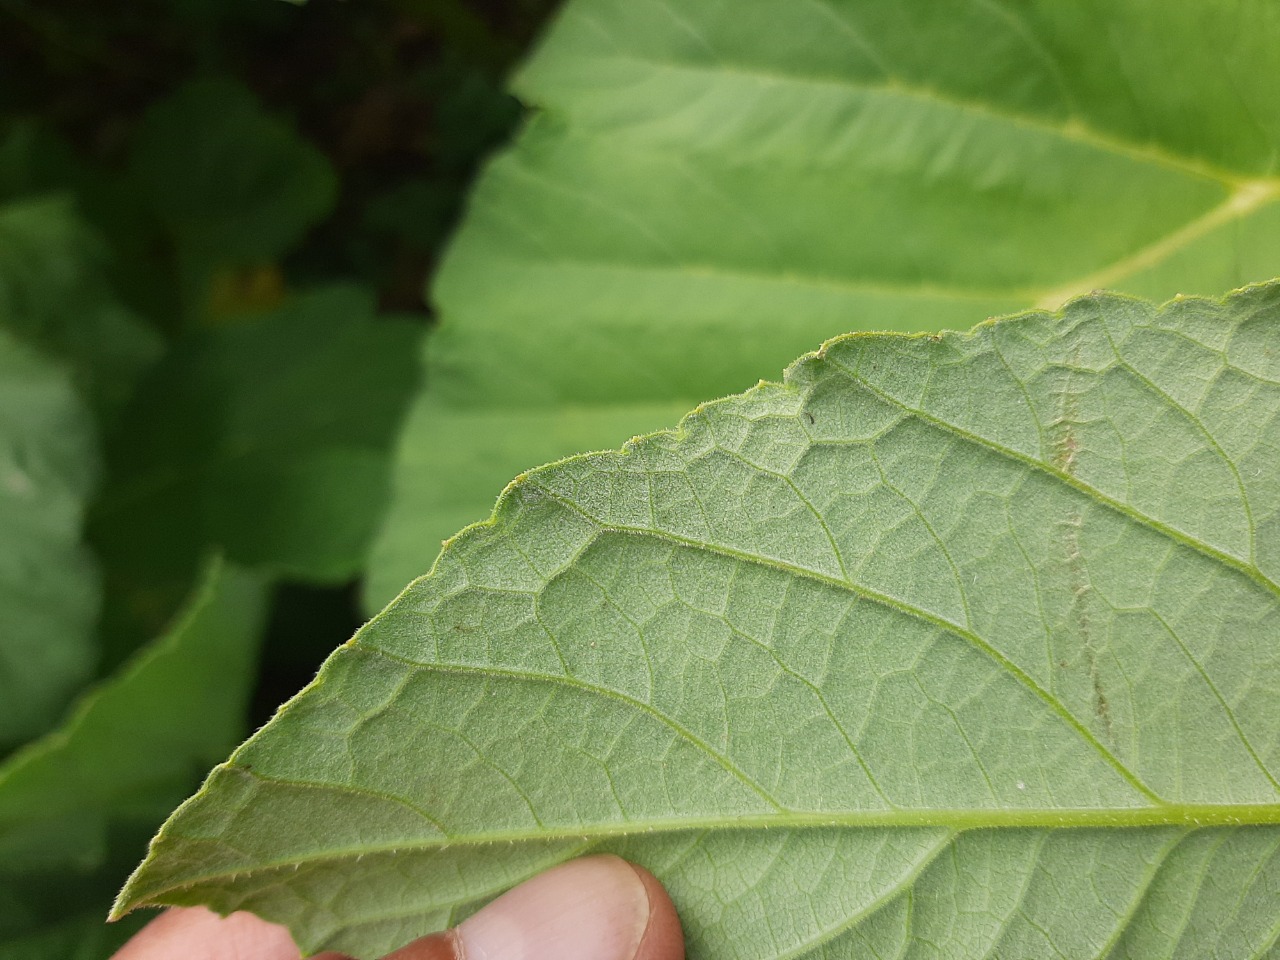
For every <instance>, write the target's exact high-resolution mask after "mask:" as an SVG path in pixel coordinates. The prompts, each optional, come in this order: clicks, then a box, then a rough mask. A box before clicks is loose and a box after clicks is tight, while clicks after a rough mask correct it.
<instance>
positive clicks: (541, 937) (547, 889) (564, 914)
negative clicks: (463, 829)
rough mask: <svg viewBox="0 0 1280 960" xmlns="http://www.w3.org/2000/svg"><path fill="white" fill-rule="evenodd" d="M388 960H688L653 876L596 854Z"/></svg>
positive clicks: (528, 884)
mask: <svg viewBox="0 0 1280 960" xmlns="http://www.w3.org/2000/svg"><path fill="white" fill-rule="evenodd" d="M385 960H684V937H683V934H682V932H681V929H680V919H679V917H678V916H677V915H676V909H675V907H674V906H673V905H672V903H671V898H670V897H668V896H667V893H666V891H665V890H664V889H663V888H662V885H661V884H660V883H658V881H657V879H655V878H654V876H653V874H651V873H649V871H647V870H645V869H644V868H643V867H637V866H635V865H633V864H630V863H628V862H627V861H625V860H623V859H621V858H620V857H614V856H593V857H583V858H581V859H579V860H571V861H569V862H568V863H564V864H561V865H560V866H558V867H553V868H552V869H551V870H548V871H546V872H545V873H541V874H539V875H538V876H536V877H534V878H533V879H531V880H527V881H525V882H524V883H522V884H521V885H520V886H518V887H516V888H515V889H513V890H510V891H509V892H507V893H505V894H503V895H502V896H500V897H498V899H496V900H494V901H493V902H492V903H490V904H489V905H488V906H486V907H484V908H483V909H482V910H480V911H479V912H478V913H476V914H475V915H474V916H472V917H470V918H468V919H467V920H464V921H463V922H462V923H461V924H459V925H458V926H457V927H454V928H453V929H452V930H449V931H447V932H445V933H438V934H433V935H432V936H430V937H425V938H423V939H421V940H416V941H414V942H413V943H411V944H409V945H408V946H407V947H403V948H401V949H399V950H397V951H395V952H394V953H392V954H390V955H388V956H387V957H386V958H385Z"/></svg>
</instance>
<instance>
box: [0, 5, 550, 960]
mask: <svg viewBox="0 0 1280 960" xmlns="http://www.w3.org/2000/svg"><path fill="white" fill-rule="evenodd" d="M550 7H551V3H549V2H548V0H490V2H467V3H463V2H460V0H388V2H380V3H370V4H364V3H342V2H338V0H313V2H311V3H309V4H306V5H303V6H294V5H289V4H284V3H275V2H267V0H143V2H140V3H134V4H128V5H124V6H119V5H103V4H99V3H94V2H91V0H66V2H62V3H59V4H56V5H49V4H42V3H37V2H34V0H0V64H3V71H0V544H3V546H2V547H0V958H7V957H22V958H33V957H34V958H40V957H68V956H74V957H82V958H93V957H103V956H107V955H109V954H110V952H111V951H112V950H113V949H114V948H115V946H117V945H118V944H119V943H120V942H121V941H122V939H123V938H124V937H125V936H126V935H127V934H128V933H129V932H130V931H131V930H132V929H133V928H134V927H136V922H134V921H126V922H125V923H124V924H121V925H118V927H117V928H108V927H105V926H104V925H103V924H102V919H103V918H104V917H105V914H106V911H107V908H108V906H109V904H110V901H111V898H112V896H113V895H114V893H115V891H116V889H117V888H118V887H119V885H120V883H121V882H122V881H123V879H124V877H125V876H126V874H127V872H128V870H129V869H130V868H131V867H132V866H133V865H134V864H135V863H136V862H137V860H138V859H139V858H140V856H141V854H142V852H143V847H144V844H145V842H146V839H147V838H148V837H149V835H150V834H151V833H152V832H153V831H154V829H155V827H156V826H157V825H158V823H159V822H160V820H161V819H162V818H163V816H164V815H165V814H166V813H167V812H168V811H169V809H170V808H171V807H172V805H173V804H174V803H175V802H177V801H178V800H180V799H181V798H182V797H183V796H184V795H186V794H187V793H189V792H190V791H191V789H192V788H193V787H194V786H195V785H196V783H197V781H198V778H199V777H200V775H201V774H202V773H203V771H204V769H205V768H207V766H208V765H210V764H211V763H213V762H215V761H216V760H218V759H219V758H221V756H222V755H223V754H224V753H225V752H226V750H227V749H228V748H229V747H230V746H231V745H233V744H234V743H235V742H236V741H237V740H238V739H239V738H240V737H241V736H242V735H243V734H244V732H245V731H246V730H247V729H249V728H250V727H251V725H253V724H257V723H260V722H262V720H264V719H265V718H266V716H267V715H268V712H269V710H270V709H271V708H273V707H274V705H275V704H276V703H278V702H280V700H282V699H284V698H285V697H287V696H289V695H290V694H291V693H293V692H294V691H295V690H296V689H297V688H298V687H299V686H300V685H301V684H302V683H303V682H305V681H306V680H307V679H309V677H310V675H311V673H312V672H313V671H314V668H315V666H316V665H317V664H318V663H319V662H320V661H321V660H322V659H323V657H324V656H325V655H326V654H327V653H328V651H329V650H330V649H331V648H332V647H333V646H334V645H335V644H336V643H339V642H341V641H342V640H345V639H346V638H347V636H349V634H350V632H351V630H352V628H353V627H354V626H355V625H356V624H357V623H358V619H359V614H358V612H357V607H356V605H355V600H354V598H355V595H356V589H357V588H356V582H357V580H358V578H359V577H360V575H361V573H362V571H363V569H364V567H365V563H366V554H367V550H368V547H369V541H370V539H371V537H372V535H373V533H374V531H375V528H376V525H377V523H378V521H379V519H380V517H381V513H382V509H383V504H384V501H385V497H386V488H387V477H388V469H389V457H390V455H391V452H392V446H393V444H394V440H395V437H396V435H397V432H398V427H399V423H400V421H401V418H402V416H403V413H404V409H405V406H406V404H407V402H408V400H409V398H410V396H411V394H412V393H413V391H414V390H415V388H416V386H417V383H418V381H419V379H420V371H419V356H420V354H421V350H420V348H419V345H418V344H419V341H420V340H421V338H422V337H423V335H424V334H425V332H426V330H427V329H428V327H429V326H430V323H431V317H430V315H429V313H428V311H427V308H426V306H425V304H424V302H423V299H422V289H423V286H424V282H425V279H426V277H427V276H428V274H429V273H430V271H431V269H432V268H433V265H434V263H435V261H436V258H437V255H438V250H439V247H440V244H441V241H442V239H443V237H444V236H445V234H446V233H447V231H448V230H449V228H450V227H451V226H452V223H453V221H454V219H455V218H456V216H457V214H458V211H459V209H460V206H461V201H462V197H463V194H464V192H465V189H466V186H467V184H468V183H469V181H470V179H471V177H472V176H473V173H474V170H475V167H476V165H477V163H478V162H479V160H480V159H481V158H482V157H483V156H484V155H485V154H486V153H487V152H488V151H489V150H491V149H492V148H493V147H494V146H495V145H496V144H498V143H500V142H501V141H502V140H503V139H504V138H505V137H506V136H507V134H508V132H509V131H510V129H511V127H512V126H513V124H514V123H515V122H516V120H517V119H518V117H519V108H518V106H517V105H516V103H515V102H514V101H513V100H512V99H511V98H509V97H508V96H507V95H506V94H505V93H503V92H502V90H503V84H504V80H505V74H506V71H507V69H508V67H509V65H510V64H511V63H512V61H513V60H514V59H515V57H516V56H517V55H518V54H519V53H521V52H522V51H523V50H524V49H525V47H526V46H527V45H528V43H529V40H530V38H531V37H532V35H533V33H534V31H535V30H536V29H537V28H538V26H539V25H540V24H541V22H542V21H543V19H544V18H545V15H546V13H547V12H548V11H549V9H550ZM220 557H225V558H226V559H225V560H220V559H218V558H220ZM126 744H129V749H124V745H126Z"/></svg>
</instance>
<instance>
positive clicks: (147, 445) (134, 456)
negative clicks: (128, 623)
mask: <svg viewBox="0 0 1280 960" xmlns="http://www.w3.org/2000/svg"><path fill="white" fill-rule="evenodd" d="M420 335H421V327H419V326H417V325H415V324H413V323H411V322H409V321H406V320H395V319H386V318H375V316H374V303H373V298H372V296H371V295H369V294H368V293H367V292H365V291H363V290H360V289H358V288H354V287H330V288H325V289H321V290H316V291H314V292H311V293H308V294H305V295H300V296H297V297H296V298H294V299H293V300H292V301H291V302H289V303H287V304H286V305H285V306H283V307H281V308H279V309H277V310H275V311H272V312H269V313H266V314H261V315H257V316H251V317H246V318H242V322H241V323H239V324H235V325H230V326H223V327H219V328H217V329H211V330H204V331H200V332H198V333H196V334H193V335H191V336H189V337H188V338H186V339H185V340H184V341H182V342H180V343H179V344H178V345H177V346H175V348H174V349H173V350H172V351H171V353H170V354H169V355H168V356H167V357H166V358H165V359H164V361H163V362H161V363H160V364H158V365H157V366H156V367H155V368H154V369H153V370H152V371H151V373H150V374H149V375H148V377H147V378H146V379H145V380H144V381H143V382H142V383H141V384H140V386H139V388H138V391H137V394H136V396H135V397H134V401H133V403H132V404H131V406H130V407H129V409H128V410H127V411H126V412H125V414H124V416H123V418H122V421H121V424H120V428H119V429H118V430H117V431H116V432H115V433H114V434H113V435H112V436H111V437H110V438H109V443H108V446H107V449H108V480H109V484H108V487H107V489H106V490H105V491H104V493H103V495H102V497H101V498H100V500H99V502H98V503H97V504H96V506H95V513H94V518H93V522H92V526H91V530H92V532H93V538H94V543H95V546H97V548H98V550H99V552H100V554H101V556H102V557H103V560H104V563H105V564H106V565H107V570H108V574H109V576H110V577H111V578H112V579H111V581H110V582H111V583H112V585H113V587H114V588H115V591H116V594H117V595H118V596H119V597H122V598H123V600H122V601H121V602H122V603H123V604H132V605H133V608H132V609H130V610H125V611H123V612H119V611H117V613H119V615H120V616H122V617H124V618H125V619H126V620H128V619H133V618H140V619H141V621H142V622H143V623H144V624H145V623H148V622H150V621H152V620H154V619H155V618H156V617H164V616H167V615H168V613H169V607H170V605H171V603H172V601H171V600H169V599H168V597H171V596H172V595H173V593H174V592H177V593H181V591H182V590H183V588H184V585H185V583H186V581H187V579H188V578H189V576H190V571H192V570H193V569H194V565H195V563H196V562H197V560H198V557H199V551H201V550H202V549H204V548H205V547H206V546H210V545H216V546H218V547H220V548H222V549H224V550H225V551H226V552H227V555H228V557H230V558H231V559H232V560H234V561H236V562H238V563H242V564H246V565H253V566H255V567H259V568H263V569H268V570H271V571H273V572H275V573H278V574H283V575H286V576H290V577H294V578H298V579H303V580H309V581H321V582H341V581H343V580H345V579H348V578H351V577H354V576H355V575H356V574H357V573H358V572H359V571H360V570H361V568H362V566H363V562H364V557H365V553H366V550H367V546H368V542H369V540H370V538H371V536H372V534H373V532H374V529H375V526H376V524H377V522H378V519H379V517H380V516H381V512H382V509H383V505H384V503H385V499H386V487H387V474H388V471H389V457H390V453H389V450H390V447H391V444H392V442H393V440H394V437H395V436H396V433H397V429H398V427H399V423H400V418H401V414H402V412H403V409H404V406H405V404H406V402H407V401H408V398H409V396H410V394H411V392H412V390H413V387H414V385H415V383H416V381H417V374H418V369H417V368H418V360H417V354H418V342H419V339H420ZM157 591H159V592H160V594H161V595H158V594H157ZM114 616H115V613H113V623H114Z"/></svg>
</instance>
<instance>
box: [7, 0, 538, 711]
mask: <svg viewBox="0 0 1280 960" xmlns="http://www.w3.org/2000/svg"><path fill="white" fill-rule="evenodd" d="M553 5H554V4H553V3H552V0H467V2H462V0H311V2H310V3H307V4H305V5H294V4H291V3H288V2H284V0H140V2H136V0H131V2H128V3H102V2H101V0H55V2H52V3H50V2H45V0H0V131H2V132H4V133H5V135H6V136H7V137H13V136H14V135H15V132H18V133H21V135H22V136H23V137H24V138H25V139H26V140H27V141H29V142H33V143H35V144H37V147H36V150H35V154H36V155H37V156H38V157H39V158H40V159H39V161H38V162H36V163H33V164H31V165H30V167H31V168H32V172H31V173H30V174H29V177H28V180H29V182H26V183H21V184H17V185H16V186H14V187H13V188H12V189H11V190H10V194H11V196H12V194H13V193H15V192H16V193H17V194H18V195H19V196H20V195H21V194H22V193H23V192H24V190H25V191H26V192H28V193H30V194H31V195H37V194H44V193H47V192H48V191H50V190H58V191H65V190H69V191H71V192H72V193H73V194H74V195H75V197H76V200H77V203H78V206H79V209H80V212H81V213H83V214H84V215H85V216H86V217H87V218H88V219H89V220H90V221H91V222H92V223H93V226H94V227H95V228H96V229H97V230H99V231H100V232H101V233H102V234H103V235H104V236H105V237H106V238H107V241H108V243H109V245H110V246H111V247H112V250H111V251H110V254H111V256H110V257H109V259H110V260H111V262H112V270H113V272H112V275H111V283H112V286H113V287H114V293H115V294H116V295H118V296H119V297H120V298H121V299H122V300H123V301H124V302H125V303H126V304H127V305H128V306H129V308H131V309H132V310H134V311H136V312H137V313H138V314H139V315H141V316H142V317H144V318H145V319H146V321H147V322H149V323H150V324H151V325H152V326H153V327H154V328H155V329H156V330H157V331H159V332H160V334H161V335H162V336H164V337H166V338H169V339H173V338H174V337H176V336H178V335H179V334H180V333H181V329H180V328H181V327H182V326H183V324H184V322H186V321H184V320H183V319H182V316H183V312H184V311H183V305H182V298H183V290H182V289H181V280H180V278H179V277H178V276H177V275H178V273H179V272H180V271H179V270H177V269H176V268H175V265H174V264H173V263H172V262H171V259H172V254H171V252H170V251H168V250H167V249H166V248H165V245H164V244H163V243H161V242H158V241H157V240H156V239H155V238H154V237H151V236H148V234H147V231H146V229H145V228H142V229H139V228H137V224H136V222H135V221H136V219H137V218H135V217H133V216H132V215H131V214H130V211H129V209H128V208H129V202H128V198H127V197H125V198H123V199H122V193H123V192H124V190H123V188H122V187H121V183H122V182H123V181H124V178H125V171H126V168H127V166H128V162H129V152H130V149H131V143H132V142H133V139H134V137H135V135H136V133H137V131H138V129H139V127H140V125H141V123H142V121H143V118H144V116H145V115H146V113H147V111H148V109H149V108H152V107H153V106H154V105H155V104H157V103H161V102H163V101H165V100H166V98H168V97H171V96H173V95H174V93H175V92H176V91H179V90H180V89H182V88H183V86H184V85H185V84H188V83H189V82H191V81H194V80H203V79H209V78H217V79H221V80H223V81H227V82H230V83H232V84H235V85H238V86H241V87H243V88H245V89H246V90H247V91H249V92H250V93H251V94H252V95H253V96H254V97H256V99H257V100H258V101H259V102H260V104H261V106H262V108H263V109H264V110H265V111H266V112H267V113H268V114H270V115H271V116H272V117H273V118H275V119H277V120H279V121H280V122H281V123H283V124H285V125H287V126H290V127H292V128H293V129H294V130H296V131H297V133H298V134H300V135H301V137H302V138H303V139H305V140H307V141H309V142H310V143H311V144H313V145H314V146H315V147H317V148H319V150H320V151H321V153H322V154H323V155H324V157H325V159H326V160H327V162H328V164H329V165H330V167H331V168H332V171H333V173H334V174H335V175H336V179H337V184H338V187H337V193H336V199H335V200H334V201H333V202H332V206H331V210H330V212H329V213H328V214H327V215H326V216H325V217H324V219H323V220H322V221H320V222H319V223H318V224H316V225H314V226H312V227H310V229H309V230H308V231H307V232H306V234H305V236H303V238H302V239H301V240H300V241H299V242H297V243H296V244H295V245H294V246H293V247H292V249H290V250H289V251H288V252H287V253H286V254H285V255H283V256H281V257H280V258H279V259H278V261H274V262H271V263H266V264H245V265H241V266H240V267H239V268H238V269H237V270H235V271H233V272H232V273H231V275H230V276H229V277H226V276H224V277H221V278H220V280H219V283H220V286H219V290H218V291H217V292H215V295H214V299H217V298H218V297H222V298H223V299H226V298H230V299H231V300H233V301H236V305H237V306H242V305H246V304H247V305H261V304H270V303H271V302H273V301H274V300H276V299H278V298H279V297H280V296H281V295H282V291H284V290H287V289H292V288H295V287H299V286H305V285H308V284H315V283H323V282H328V281H334V280H355V281H358V282H361V283H363V284H364V285H366V286H370V287H373V288H374V289H376V291H377V296H378V302H379V308H380V310H382V311H386V312H388V313H391V312H394V313H396V314H397V315H399V316H400V317H401V318H403V317H404V315H405V314H409V315H413V316H417V317H418V318H419V319H420V321H421V322H422V323H423V324H424V325H429V324H430V323H431V322H432V316H431V312H430V309H429V307H428V305H427V303H426V301H425V294H424V289H425V285H426V282H427V280H428V278H429V276H430V274H431V271H432V269H433V266H434V265H435V263H436V260H437V258H438V256H439V253H440V250H441V246H442V244H443V242H444V240H445V238H446V237H447V236H448V233H449V231H450V229H451V227H452V226H453V224H454V222H455V221H456V219H457V218H458V216H459V213H460V210H461V207H462V203H463V198H464V196H465V193H466V190H467V187H468V185H469V184H470V182H471V180H472V178H473V177H474V175H475V173H476V170H477V167H478V165H479V164H480V163H481V161H482V160H483V158H484V157H485V156H486V155H487V154H488V153H489V152H490V151H492V150H493V149H494V148H495V147H497V146H498V145H500V144H501V143H502V142H504V141H505V140H506V139H507V138H508V137H509V136H510V134H511V132H512V130H513V128H514V127H515V125H516V124H517V123H518V122H519V119H520V106H519V105H518V104H517V103H516V102H515V101H514V100H513V99H512V98H511V97H509V96H508V95H507V94H506V93H505V92H504V81H505V78H506V76H507V74H508V72H509V71H510V69H511V68H512V66H513V64H514V63H515V61H516V60H517V59H518V58H519V57H520V56H521V55H522V54H523V53H524V52H525V51H526V50H527V49H528V47H529V46H530V44H531V42H532V40H533V38H534V37H535V36H536V34H537V32H538V30H539V29H540V27H541V26H542V25H543V24H544V23H545V21H546V19H547V17H548V15H549V13H550V12H551V9H552V7H553ZM216 159H217V158H211V162H214V161H216ZM174 177H175V179H176V180H177V181H178V182H180V181H181V173H180V172H178V171H175V172H174ZM183 586H184V587H185V583H184V584H183ZM175 598H176V594H175ZM109 602H110V600H109ZM168 613H171V610H168V609H166V610H164V611H163V614H164V615H167V614H168ZM105 617H106V619H107V620H108V621H110V619H111V611H110V610H108V611H107V613H106V614H105ZM156 619H157V621H162V619H163V616H161V615H158V616H157V618H156ZM361 619H362V618H361V616H360V614H359V612H358V608H357V603H356V584H354V583H352V584H347V585H345V586H332V585H327V586H317V585H314V584H307V583H289V582H285V583H282V584H280V585H279V586H277V588H276V592H275V598H274V602H273V605H272V611H271V615H270V620H269V627H268V632H267V636H266V638H265V641H264V644H263V647H262V654H261V672H260V676H259V681H258V683H257V686H256V689H255V693H254V697H253V707H252V713H251V716H250V718H249V722H250V723H251V724H252V725H253V726H256V725H258V724H260V723H262V722H264V721H265V720H266V719H267V718H268V717H269V716H270V715H271V712H272V711H273V710H274V708H275V707H276V705H277V704H279V703H280V702H281V701H282V700H283V699H285V698H287V697H288V696H290V695H291V694H293V693H294V692H295V691H296V690H297V689H299V688H300V687H301V686H302V685H304V684H305V683H306V682H307V681H308V680H309V679H310V678H311V676H312V675H313V674H314V671H315V669H316V667H317V666H318V665H319V663H320V662H321V661H322V660H323V658H324V657H325V656H326V655H327V653H328V652H329V651H330V650H331V649H332V648H333V647H334V646H336V645H337V644H339V643H341V642H342V641H344V640H345V639H347V638H348V637H349V636H350V635H351V633H352V632H353V631H354V629H355V628H356V627H357V626H358V625H359V623H360V621H361ZM148 626H152V627H154V626H156V624H148ZM144 635H145V634H144V632H142V631H141V630H139V632H138V633H137V637H138V638H139V639H140V638H142V637H143V636H144ZM131 646H132V643H127V644H125V649H122V650H121V651H120V652H119V654H118V655H115V656H112V655H110V644H109V643H108V655H107V656H105V657H104V658H103V662H102V663H101V664H100V665H99V674H100V675H105V674H107V673H109V672H110V670H111V668H112V667H114V666H115V665H116V664H117V663H118V662H119V661H120V659H122V657H123V656H124V655H125V654H127V652H128V648H129V647H131Z"/></svg>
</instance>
